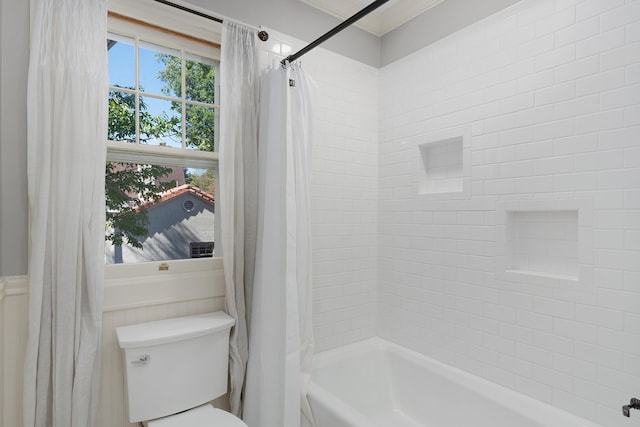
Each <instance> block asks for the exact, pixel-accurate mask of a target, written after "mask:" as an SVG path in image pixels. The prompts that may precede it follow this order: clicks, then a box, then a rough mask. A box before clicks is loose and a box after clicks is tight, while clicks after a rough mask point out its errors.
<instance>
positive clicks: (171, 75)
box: [157, 53, 215, 151]
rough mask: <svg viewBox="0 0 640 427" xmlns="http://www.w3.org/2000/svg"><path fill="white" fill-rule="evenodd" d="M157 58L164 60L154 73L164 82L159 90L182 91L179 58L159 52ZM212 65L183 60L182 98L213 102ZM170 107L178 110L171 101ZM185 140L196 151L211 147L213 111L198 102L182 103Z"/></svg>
mask: <svg viewBox="0 0 640 427" xmlns="http://www.w3.org/2000/svg"><path fill="white" fill-rule="evenodd" d="M157 57H158V61H160V62H162V63H163V64H164V69H163V70H162V71H160V72H159V73H158V78H159V79H160V80H162V81H163V82H164V83H165V86H164V88H163V89H162V93H163V94H165V95H169V96H180V94H182V78H181V69H180V67H181V64H180V58H178V57H176V56H172V55H166V54H162V53H159V54H158V55H157ZM214 78H215V68H214V67H213V66H211V65H209V64H204V63H202V62H197V61H192V60H187V61H185V83H186V84H185V88H186V93H185V96H186V99H187V100H189V101H197V102H205V103H208V104H213V103H214V102H215V85H214ZM171 109H172V110H174V111H178V112H181V111H182V106H181V105H180V103H178V102H172V104H171ZM185 114H186V117H185V122H186V129H185V134H186V143H187V146H188V147H190V148H195V149H197V150H200V151H213V149H214V147H213V142H214V132H215V131H214V123H215V113H214V110H213V109H211V108H207V107H205V106H202V105H193V104H190V105H187V107H186V112H185Z"/></svg>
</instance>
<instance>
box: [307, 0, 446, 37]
mask: <svg viewBox="0 0 640 427" xmlns="http://www.w3.org/2000/svg"><path fill="white" fill-rule="evenodd" d="M300 1H302V2H304V3H307V4H309V5H311V6H314V7H316V8H318V9H320V10H322V11H323V12H326V13H328V14H330V15H333V16H336V17H338V18H340V19H342V20H345V19H347V18H349V17H351V16H352V15H354V14H355V13H356V12H358V11H359V10H361V9H362V8H364V7H365V6H367V5H369V4H371V3H372V2H373V0H300ZM443 1H445V0H390V1H389V2H388V3H386V4H384V5H383V6H381V7H380V8H379V9H377V10H375V11H373V12H372V13H370V14H369V15H367V16H365V17H364V18H362V19H360V20H359V21H358V22H357V23H356V24H355V25H356V26H358V27H360V28H362V29H364V30H366V31H369V32H370V33H373V34H375V35H377V36H382V35H384V34H386V33H388V32H389V31H391V30H394V29H396V28H398V27H399V26H401V25H402V24H404V23H406V22H407V21H409V20H411V19H413V18H415V17H416V16H418V15H420V14H422V13H423V12H426V11H427V10H429V9H431V8H432V7H434V6H436V5H437V4H439V3H442V2H443Z"/></svg>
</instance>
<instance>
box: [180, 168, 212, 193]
mask: <svg viewBox="0 0 640 427" xmlns="http://www.w3.org/2000/svg"><path fill="white" fill-rule="evenodd" d="M184 177H185V180H186V182H187V184H190V185H192V186H194V187H198V188H199V189H201V190H202V191H204V192H205V193H209V194H215V184H216V175H215V171H214V170H213V169H207V170H206V171H205V172H204V173H203V174H197V173H194V172H190V171H189V170H188V169H187V170H185V173H184Z"/></svg>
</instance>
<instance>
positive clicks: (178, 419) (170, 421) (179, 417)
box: [145, 403, 247, 427]
mask: <svg viewBox="0 0 640 427" xmlns="http://www.w3.org/2000/svg"><path fill="white" fill-rule="evenodd" d="M145 425H146V426H147V427H247V425H246V424H245V423H244V422H243V421H242V420H241V419H240V418H238V417H236V416H235V415H233V414H232V413H230V412H227V411H223V410H222V409H218V408H214V407H213V406H211V405H210V404H208V403H207V404H205V405H202V406H198V407H196V408H193V409H189V410H188V411H185V412H180V413H179V414H175V415H169V416H168V417H163V418H158V419H155V420H151V421H147V423H146V424H145Z"/></svg>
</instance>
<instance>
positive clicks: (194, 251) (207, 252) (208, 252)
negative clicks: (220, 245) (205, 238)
mask: <svg viewBox="0 0 640 427" xmlns="http://www.w3.org/2000/svg"><path fill="white" fill-rule="evenodd" d="M213 245H214V243H213V242H191V243H189V248H190V250H191V258H211V257H212V256H213Z"/></svg>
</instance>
